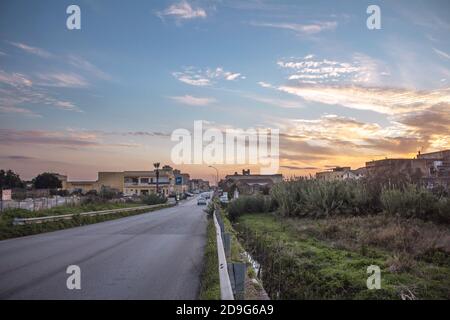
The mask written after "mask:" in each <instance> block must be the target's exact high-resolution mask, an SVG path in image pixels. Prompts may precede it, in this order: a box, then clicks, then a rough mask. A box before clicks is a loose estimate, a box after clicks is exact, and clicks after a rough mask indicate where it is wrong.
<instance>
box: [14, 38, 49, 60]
mask: <svg viewBox="0 0 450 320" xmlns="http://www.w3.org/2000/svg"><path fill="white" fill-rule="evenodd" d="M9 43H10V44H11V45H13V46H15V47H16V48H19V49H21V50H23V51H25V52H27V53H31V54H34V55H36V56H39V57H41V58H51V57H52V56H53V55H52V54H51V53H50V52H48V51H46V50H44V49H41V48H38V47H32V46H29V45H27V44H25V43H20V42H9Z"/></svg>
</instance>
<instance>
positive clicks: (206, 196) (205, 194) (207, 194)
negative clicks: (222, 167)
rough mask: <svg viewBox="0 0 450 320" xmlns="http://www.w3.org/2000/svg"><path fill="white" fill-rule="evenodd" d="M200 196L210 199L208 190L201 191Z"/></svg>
mask: <svg viewBox="0 0 450 320" xmlns="http://www.w3.org/2000/svg"><path fill="white" fill-rule="evenodd" d="M201 197H202V198H205V199H210V198H211V194H210V193H209V192H203V193H202V194H201Z"/></svg>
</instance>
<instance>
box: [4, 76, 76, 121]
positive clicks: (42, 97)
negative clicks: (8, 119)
mask: <svg viewBox="0 0 450 320" xmlns="http://www.w3.org/2000/svg"><path fill="white" fill-rule="evenodd" d="M34 83H35V81H33V80H31V77H30V76H27V75H24V74H20V73H8V72H5V71H3V70H0V84H3V86H0V106H2V107H3V111H4V112H6V111H9V113H13V112H14V113H16V114H21V115H30V113H29V112H27V111H24V110H27V109H25V108H24V107H23V106H24V105H26V106H27V107H28V106H29V105H49V106H52V107H54V108H57V109H61V110H65V111H77V112H80V111H81V110H80V109H79V108H78V107H77V106H76V105H75V104H74V103H72V102H70V101H67V100H62V99H59V98H55V97H54V96H52V95H51V94H49V93H48V92H47V91H46V90H44V89H43V88H40V87H39V86H35V85H34ZM21 109H23V110H21Z"/></svg>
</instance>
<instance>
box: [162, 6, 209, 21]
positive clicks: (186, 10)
mask: <svg viewBox="0 0 450 320" xmlns="http://www.w3.org/2000/svg"><path fill="white" fill-rule="evenodd" d="M157 15H158V16H159V17H160V18H163V17H164V16H168V17H173V18H175V19H182V20H191V19H197V18H206V17H207V13H206V11H205V9H202V8H200V7H197V8H193V7H192V6H191V5H190V4H189V2H187V1H181V2H179V3H175V4H172V5H171V6H169V7H168V8H167V9H165V10H163V11H159V12H157Z"/></svg>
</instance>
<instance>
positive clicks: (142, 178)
mask: <svg viewBox="0 0 450 320" xmlns="http://www.w3.org/2000/svg"><path fill="white" fill-rule="evenodd" d="M177 177H178V180H177ZM180 177H181V180H180ZM60 179H61V181H62V184H63V189H65V190H68V191H70V192H73V191H79V192H82V193H87V192H89V191H91V190H95V191H97V192H100V190H101V189H102V188H109V189H113V190H117V191H118V192H121V193H123V195H125V196H131V195H145V194H150V193H156V189H157V183H156V182H157V178H156V171H155V170H153V171H122V172H99V173H98V179H97V180H96V181H68V180H67V177H61V178H60ZM188 186H189V175H188V174H184V173H181V172H180V171H179V170H173V168H172V167H170V166H164V167H162V169H159V178H158V190H159V192H160V193H162V194H164V195H165V196H169V195H173V194H175V193H177V192H186V191H187V189H188Z"/></svg>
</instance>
